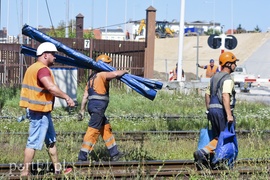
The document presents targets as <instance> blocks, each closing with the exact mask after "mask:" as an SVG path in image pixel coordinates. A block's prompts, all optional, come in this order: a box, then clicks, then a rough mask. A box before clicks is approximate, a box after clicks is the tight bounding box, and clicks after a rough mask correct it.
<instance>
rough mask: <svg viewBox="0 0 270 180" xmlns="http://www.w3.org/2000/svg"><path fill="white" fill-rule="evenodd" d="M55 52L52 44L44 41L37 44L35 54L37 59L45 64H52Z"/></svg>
mask: <svg viewBox="0 0 270 180" xmlns="http://www.w3.org/2000/svg"><path fill="white" fill-rule="evenodd" d="M56 52H57V49H56V47H55V45H54V44H52V43H50V42H44V43H41V44H40V45H39V46H38V48H37V52H36V55H37V57H38V60H39V61H42V62H43V63H44V64H46V65H47V66H52V65H53V64H54V61H55V53H56Z"/></svg>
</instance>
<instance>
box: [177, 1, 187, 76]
mask: <svg viewBox="0 0 270 180" xmlns="http://www.w3.org/2000/svg"><path fill="white" fill-rule="evenodd" d="M184 16H185V0H181V9H180V23H179V46H178V47H179V49H178V52H179V53H178V68H177V81H181V80H182V58H183V57H182V56H183V44H184V23H185V18H184Z"/></svg>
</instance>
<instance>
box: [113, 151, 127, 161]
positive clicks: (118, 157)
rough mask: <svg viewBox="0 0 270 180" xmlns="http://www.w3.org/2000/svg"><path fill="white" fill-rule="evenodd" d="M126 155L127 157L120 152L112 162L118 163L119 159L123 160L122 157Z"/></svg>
mask: <svg viewBox="0 0 270 180" xmlns="http://www.w3.org/2000/svg"><path fill="white" fill-rule="evenodd" d="M124 155H125V154H124V153H122V152H119V153H118V154H116V155H115V156H113V157H111V161H118V160H119V159H121V158H122V157H124Z"/></svg>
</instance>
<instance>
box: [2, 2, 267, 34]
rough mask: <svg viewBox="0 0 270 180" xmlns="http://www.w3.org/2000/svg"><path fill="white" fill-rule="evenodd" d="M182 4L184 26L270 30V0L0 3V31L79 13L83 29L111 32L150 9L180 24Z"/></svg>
mask: <svg viewBox="0 0 270 180" xmlns="http://www.w3.org/2000/svg"><path fill="white" fill-rule="evenodd" d="M181 1H184V2H185V13H184V20H185V22H193V21H206V22H210V21H214V22H217V23H220V24H221V25H222V26H224V30H225V31H226V30H228V29H231V28H232V27H233V28H234V29H236V28H237V27H238V26H239V25H241V27H242V28H244V29H246V30H254V28H255V27H256V26H258V27H259V28H260V29H261V30H262V31H263V32H266V31H267V30H268V28H270V21H269V19H268V18H269V15H270V13H269V12H270V11H269V8H270V0H0V2H1V17H0V20H1V21H0V28H1V29H3V27H6V28H7V30H8V34H9V35H14V36H17V35H18V34H20V33H21V27H22V25H24V24H28V25H30V26H32V27H38V26H39V25H41V26H43V27H51V26H52V25H53V26H54V27H57V26H58V25H59V23H60V22H61V21H64V22H65V21H66V20H67V19H69V20H70V19H75V18H76V16H77V15H78V14H79V13H81V14H82V15H83V16H84V29H87V28H90V27H93V28H100V27H103V28H104V27H106V26H107V27H108V28H109V29H113V28H117V26H116V25H123V24H124V23H125V22H127V21H129V20H133V21H135V20H141V19H145V18H146V9H147V8H148V7H150V6H153V7H154V8H155V9H156V10H157V11H156V20H167V21H172V20H174V19H175V20H177V21H178V22H179V20H180V9H181ZM46 2H47V3H46ZM68 4H69V5H68ZM47 6H48V9H49V10H48V9H47ZM49 12H50V13H49Z"/></svg>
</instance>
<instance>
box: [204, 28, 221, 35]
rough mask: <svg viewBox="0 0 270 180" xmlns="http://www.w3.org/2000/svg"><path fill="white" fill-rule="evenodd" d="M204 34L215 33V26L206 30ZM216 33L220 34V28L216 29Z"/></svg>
mask: <svg viewBox="0 0 270 180" xmlns="http://www.w3.org/2000/svg"><path fill="white" fill-rule="evenodd" d="M204 34H206V35H211V34H214V29H213V28H210V29H208V30H207V31H205V32H204ZM215 34H217V35H220V34H221V32H220V31H218V30H215Z"/></svg>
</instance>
